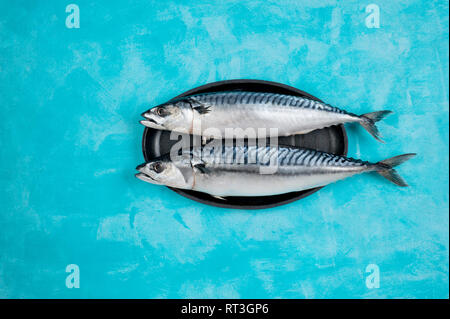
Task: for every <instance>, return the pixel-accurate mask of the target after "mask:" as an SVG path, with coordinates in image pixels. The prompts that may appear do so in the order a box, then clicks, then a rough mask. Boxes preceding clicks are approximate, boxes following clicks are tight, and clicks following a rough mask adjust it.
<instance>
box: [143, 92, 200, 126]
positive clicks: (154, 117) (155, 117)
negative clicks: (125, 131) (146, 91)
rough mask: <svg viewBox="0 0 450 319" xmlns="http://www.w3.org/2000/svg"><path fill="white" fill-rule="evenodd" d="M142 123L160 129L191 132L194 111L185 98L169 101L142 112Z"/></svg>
mask: <svg viewBox="0 0 450 319" xmlns="http://www.w3.org/2000/svg"><path fill="white" fill-rule="evenodd" d="M142 116H143V117H144V118H145V120H142V121H141V123H142V124H143V125H145V126H147V127H151V128H155V129H158V130H167V131H175V132H180V133H189V132H190V130H191V129H192V121H193V111H192V108H191V106H190V104H189V103H187V102H186V101H184V100H178V101H173V102H167V103H164V104H161V105H158V106H155V107H153V108H151V109H149V110H148V111H146V112H144V113H142Z"/></svg>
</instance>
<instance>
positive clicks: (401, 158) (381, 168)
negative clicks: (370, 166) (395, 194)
mask: <svg viewBox="0 0 450 319" xmlns="http://www.w3.org/2000/svg"><path fill="white" fill-rule="evenodd" d="M415 155H416V154H415V153H408V154H403V155H398V156H394V157H391V158H388V159H385V160H384V161H380V162H378V163H376V164H375V166H376V172H377V173H378V174H380V175H381V176H383V177H384V178H386V179H387V180H389V181H390V182H392V183H394V184H396V185H398V186H402V187H406V186H408V184H407V183H406V182H405V180H404V179H403V178H402V177H401V176H400V175H399V174H398V173H397V171H396V170H395V169H394V168H393V167H395V166H398V165H400V164H402V163H404V162H406V161H407V160H409V159H410V158H412V157H414V156H415Z"/></svg>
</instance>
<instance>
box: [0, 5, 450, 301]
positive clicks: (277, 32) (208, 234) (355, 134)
mask: <svg viewBox="0 0 450 319" xmlns="http://www.w3.org/2000/svg"><path fill="white" fill-rule="evenodd" d="M93 2H94V1H81V0H80V1H76V2H75V3H76V4H78V5H79V8H80V15H81V16H80V22H81V28H80V29H68V28H66V26H65V20H66V17H67V15H68V14H67V13H66V12H65V8H66V5H68V4H69V3H70V2H69V1H66V2H64V1H5V0H1V1H0V116H1V119H0V128H1V130H0V163H1V166H0V207H1V212H0V296H1V297H3V298H55V297H56V298H93V297H96V298H111V297H125V298H197V297H198V298H448V297H449V291H448V284H449V281H448V279H449V276H448V271H449V264H448V257H449V237H448V236H449V234H448V231H449V223H448V207H449V198H448V191H449V171H448V165H449V161H448V151H449V146H448V145H449V130H448V127H449V126H448V116H449V114H448V111H449V104H448V88H449V86H448V82H449V81H448V72H449V69H448V58H449V55H448V1H413V0H409V1H401V2H400V1H398V2H397V1H387V0H383V1H376V2H375V3H376V4H377V5H378V6H379V7H380V10H381V13H380V20H381V27H380V28H379V29H374V28H372V29H370V28H367V27H366V25H365V18H366V16H367V15H368V14H367V13H366V12H365V8H366V6H367V5H368V4H370V3H371V2H367V1H356V0H355V1H339V2H338V1H299V0H295V1H293V0H291V1H259V0H252V1H221V2H219V1H214V2H212V1H195V5H194V4H191V3H189V2H187V1H121V2H120V3H119V1H117V2H116V1H95V3H93ZM234 78H252V79H263V80H271V81H277V82H282V83H285V84H288V85H292V86H295V87H297V88H299V89H302V90H304V91H307V92H309V93H311V94H313V95H315V96H317V97H319V98H321V99H323V100H324V101H326V102H328V103H330V104H332V105H335V106H339V107H342V108H345V109H347V110H349V111H352V112H354V113H366V112H370V111H374V110H382V109H391V110H394V111H395V114H394V115H392V116H390V117H389V118H387V119H386V120H385V121H384V122H383V123H380V125H379V128H380V130H381V131H382V133H383V135H384V137H385V140H386V142H387V143H386V144H384V145H383V144H381V143H378V142H377V141H375V140H374V139H373V138H372V137H371V136H370V135H369V134H367V133H366V132H365V131H364V130H363V129H362V128H360V127H356V126H351V125H350V126H348V133H349V143H350V147H349V154H350V155H351V156H355V157H361V158H363V159H367V160H373V161H376V160H380V159H384V158H387V157H390V156H393V155H397V154H401V153H406V152H417V153H418V154H419V155H418V156H417V157H416V158H414V159H412V160H410V161H409V162H407V163H405V164H404V165H402V167H400V168H399V172H400V174H401V175H402V176H403V177H404V178H405V179H406V180H407V181H408V182H409V183H410V185H411V187H409V188H405V189H403V188H399V187H396V186H395V185H392V184H390V183H388V182H386V181H384V180H383V179H381V178H378V177H376V176H372V175H370V174H365V175H361V176H357V177H354V178H351V179H348V180H345V181H342V182H339V183H336V184H333V185H329V186H328V187H326V188H324V189H323V190H321V191H320V192H318V193H316V194H314V195H312V196H310V197H308V198H305V199H303V200H300V201H297V202H294V203H291V204H288V205H285V206H282V207H277V208H273V209H267V210H260V211H243V210H242V211H240V210H230V209H220V208H214V207H209V206H206V205H203V204H199V203H197V202H194V201H191V200H189V199H186V198H184V197H181V196H179V195H177V194H176V193H174V192H172V191H170V190H169V189H167V188H164V187H159V186H155V185H150V184H147V183H144V182H142V181H139V180H137V179H136V178H135V177H134V173H135V170H134V168H135V166H136V165H137V164H139V163H141V162H142V161H143V156H142V154H141V137H142V132H143V127H142V126H141V125H140V124H139V123H138V120H139V119H140V113H141V112H142V111H144V110H146V109H147V108H148V107H149V106H152V105H155V104H158V103H162V102H164V101H166V100H168V99H170V98H171V97H174V96H175V95H178V94H180V93H182V92H184V91H186V90H188V89H191V88H193V87H196V86H199V85H203V84H205V83H208V82H213V81H218V80H226V79H234ZM68 264H77V265H78V266H79V267H80V285H81V286H80V288H79V289H76V288H74V289H68V288H66V286H65V280H66V276H67V275H68V274H67V273H66V272H65V268H66V266H67V265H68ZM369 264H376V265H378V266H379V269H380V288H378V289H369V288H367V287H366V284H365V280H366V276H367V275H368V273H366V267H367V265H369Z"/></svg>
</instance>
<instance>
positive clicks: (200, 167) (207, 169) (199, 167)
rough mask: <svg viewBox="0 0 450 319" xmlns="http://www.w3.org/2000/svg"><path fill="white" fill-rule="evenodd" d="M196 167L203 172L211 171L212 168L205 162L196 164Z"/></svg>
mask: <svg viewBox="0 0 450 319" xmlns="http://www.w3.org/2000/svg"><path fill="white" fill-rule="evenodd" d="M194 167H195V168H196V169H198V170H199V171H200V172H201V173H202V174H205V173H209V172H210V170H209V168H207V167H206V166H205V163H199V164H195V165H194Z"/></svg>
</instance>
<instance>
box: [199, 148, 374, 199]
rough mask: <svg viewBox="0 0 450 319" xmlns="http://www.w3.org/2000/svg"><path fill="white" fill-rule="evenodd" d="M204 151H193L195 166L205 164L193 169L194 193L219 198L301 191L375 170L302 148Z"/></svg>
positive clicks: (340, 157) (363, 164)
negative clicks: (203, 193) (197, 192)
mask: <svg viewBox="0 0 450 319" xmlns="http://www.w3.org/2000/svg"><path fill="white" fill-rule="evenodd" d="M201 151H202V149H200V148H196V149H193V150H192V151H191V152H192V153H191V156H192V158H193V159H194V162H195V163H197V162H198V163H201V164H200V165H201V167H199V166H198V165H199V164H195V163H194V165H193V167H194V173H193V175H194V181H195V182H194V183H193V186H192V189H193V190H196V191H200V192H205V193H209V194H212V195H216V196H267V195H276V194H283V193H288V192H294V191H301V190H305V189H310V188H314V187H319V186H324V185H327V184H329V183H333V182H335V181H338V180H341V179H344V178H346V177H349V176H352V175H355V174H358V173H362V172H366V171H371V170H373V169H374V164H370V163H368V162H363V161H360V160H354V159H351V158H346V157H343V156H337V155H333V154H328V153H324V152H319V151H314V150H309V149H301V148H291V147H257V146H248V147H247V146H241V147H231V146H230V147H226V146H224V147H223V148H222V151H220V152H219V154H218V152H217V150H215V151H214V152H213V153H214V154H212V153H211V154H210V153H205V152H203V153H202V154H200V152H201ZM199 158H201V160H199ZM196 165H197V166H196ZM197 167H198V168H197Z"/></svg>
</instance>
